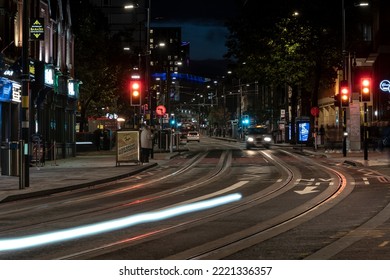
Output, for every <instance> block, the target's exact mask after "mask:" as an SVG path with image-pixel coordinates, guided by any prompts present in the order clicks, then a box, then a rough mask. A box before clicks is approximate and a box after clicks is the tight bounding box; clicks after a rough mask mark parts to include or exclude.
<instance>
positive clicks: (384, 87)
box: [379, 80, 390, 92]
mask: <svg viewBox="0 0 390 280" xmlns="http://www.w3.org/2000/svg"><path fill="white" fill-rule="evenodd" d="M379 88H380V89H381V91H385V92H390V81H389V80H383V81H382V82H381V83H380V84H379Z"/></svg>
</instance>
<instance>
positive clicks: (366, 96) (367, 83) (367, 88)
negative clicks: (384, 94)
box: [360, 78, 371, 102]
mask: <svg viewBox="0 0 390 280" xmlns="http://www.w3.org/2000/svg"><path fill="white" fill-rule="evenodd" d="M360 94H361V99H362V101H363V102H369V101H370V100H371V79H370V78H362V79H361V81H360Z"/></svg>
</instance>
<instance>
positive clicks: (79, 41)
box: [72, 2, 124, 131]
mask: <svg viewBox="0 0 390 280" xmlns="http://www.w3.org/2000/svg"><path fill="white" fill-rule="evenodd" d="M80 5H87V6H86V7H85V6H83V7H79V6H75V7H74V9H75V10H74V15H75V16H76V22H77V24H76V25H75V30H74V33H75V72H76V77H77V78H78V79H79V80H81V81H82V85H81V86H80V96H79V100H78V102H79V111H80V115H81V117H80V131H85V130H86V126H85V124H86V122H87V118H88V117H89V116H95V117H98V116H102V114H103V112H102V108H109V109H110V110H113V111H116V107H117V100H118V98H119V96H120V92H121V84H122V75H123V71H124V70H123V68H122V67H121V65H118V64H115V63H114V60H113V59H112V58H111V57H112V55H113V54H114V53H117V52H116V49H117V48H118V46H116V45H115V44H113V43H111V42H112V41H110V38H109V33H108V28H107V25H106V24H105V23H106V20H105V18H104V17H103V15H102V14H101V13H99V11H98V10H96V9H94V7H93V6H91V5H89V4H88V2H87V3H86V2H82V4H80ZM72 13H73V12H72ZM114 43H115V41H114Z"/></svg>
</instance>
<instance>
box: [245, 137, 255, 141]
mask: <svg viewBox="0 0 390 280" xmlns="http://www.w3.org/2000/svg"><path fill="white" fill-rule="evenodd" d="M246 141H248V142H253V141H255V139H254V138H253V137H248V139H247V140H246Z"/></svg>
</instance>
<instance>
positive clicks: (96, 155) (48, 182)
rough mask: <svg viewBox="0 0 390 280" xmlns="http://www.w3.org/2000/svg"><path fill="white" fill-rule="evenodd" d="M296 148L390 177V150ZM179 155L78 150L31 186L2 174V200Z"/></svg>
mask: <svg viewBox="0 0 390 280" xmlns="http://www.w3.org/2000/svg"><path fill="white" fill-rule="evenodd" d="M274 148H276V147H274ZM295 148H296V149H300V150H301V151H302V152H304V153H305V154H307V155H308V156H321V157H327V158H329V159H331V160H334V161H336V162H338V163H342V164H350V165H353V166H365V167H369V168H370V169H374V170H376V171H378V172H380V173H381V174H383V175H384V176H389V178H390V152H389V151H385V152H380V151H369V152H368V160H364V155H363V152H362V151H357V152H351V151H349V152H347V156H346V157H344V155H343V154H342V152H341V151H326V150H324V149H321V148H319V149H317V150H316V151H314V150H313V149H312V148H307V147H305V148H302V147H295ZM182 151H183V150H181V152H182ZM178 154H179V152H176V151H173V152H170V151H156V152H155V153H154V158H153V159H151V160H150V162H149V163H144V164H138V163H121V164H120V165H119V166H117V164H116V153H115V151H93V152H83V153H78V154H77V155H76V157H70V158H66V159H59V160H56V161H47V162H46V163H45V165H44V166H41V167H39V166H32V167H30V169H29V187H27V188H20V187H19V185H20V178H19V177H18V176H6V175H1V176H0V203H2V202H9V201H15V200H21V199H25V198H31V197H39V196H44V195H50V194H54V193H59V192H64V191H71V190H75V189H79V188H84V187H88V186H92V185H97V184H102V183H107V182H110V181H113V180H117V179H121V178H125V177H128V176H133V175H135V174H137V173H139V172H142V171H144V170H147V169H149V168H153V167H155V166H158V165H163V164H164V163H166V162H167V161H168V160H169V159H171V158H173V157H175V156H177V155H178Z"/></svg>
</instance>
